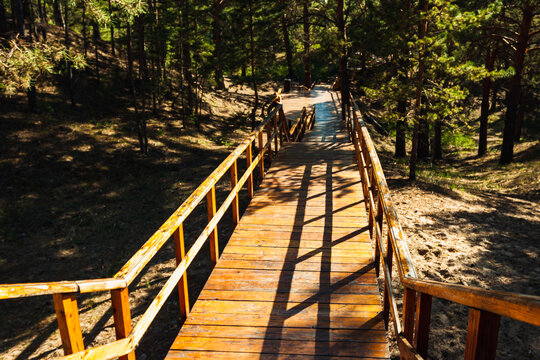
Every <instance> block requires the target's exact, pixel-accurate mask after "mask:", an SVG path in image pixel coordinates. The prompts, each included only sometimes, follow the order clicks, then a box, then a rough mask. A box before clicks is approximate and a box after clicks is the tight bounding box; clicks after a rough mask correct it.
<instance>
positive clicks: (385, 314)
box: [381, 233, 392, 323]
mask: <svg viewBox="0 0 540 360" xmlns="http://www.w3.org/2000/svg"><path fill="white" fill-rule="evenodd" d="M381 248H382V240H381ZM386 266H388V275H389V276H390V278H389V279H388V281H392V245H391V244H390V233H388V236H387V243H386ZM388 291H390V290H389V288H388V286H386V280H385V292H384V298H383V317H384V320H385V321H386V322H387V323H388V314H389V311H390V306H391V304H390V294H389V293H388Z"/></svg>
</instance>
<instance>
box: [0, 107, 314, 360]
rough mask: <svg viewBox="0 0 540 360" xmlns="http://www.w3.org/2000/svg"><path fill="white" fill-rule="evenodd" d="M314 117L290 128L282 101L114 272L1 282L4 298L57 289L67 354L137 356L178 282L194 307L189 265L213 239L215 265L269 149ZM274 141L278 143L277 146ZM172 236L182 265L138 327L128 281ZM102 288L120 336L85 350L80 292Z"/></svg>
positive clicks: (183, 298)
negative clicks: (241, 168) (188, 236)
mask: <svg viewBox="0 0 540 360" xmlns="http://www.w3.org/2000/svg"><path fill="white" fill-rule="evenodd" d="M314 119H315V109H314V108H313V110H312V111H311V112H310V113H309V114H308V113H307V109H305V108H304V110H303V112H302V114H301V116H300V117H299V119H298V121H297V122H296V123H295V126H294V128H293V129H289V124H288V120H287V118H286V117H285V113H284V111H283V105H282V104H278V106H276V107H275V108H274V109H273V111H272V112H271V113H270V114H269V115H268V117H267V118H266V120H265V121H264V122H263V123H262V124H261V125H260V126H259V128H258V129H257V130H255V131H253V132H252V133H251V134H250V135H249V136H248V137H247V139H246V140H245V141H244V142H243V143H242V144H240V145H238V146H237V147H236V148H235V149H234V150H233V151H232V152H231V154H229V156H227V158H226V159H225V160H224V161H223V162H222V163H221V164H220V165H219V166H218V167H217V168H216V169H215V170H214V171H213V172H212V173H211V174H210V176H208V177H207V178H206V179H205V180H204V181H203V183H202V184H201V185H199V187H198V188H197V189H196V190H195V191H194V192H193V193H192V194H191V195H190V196H189V197H188V198H187V199H186V200H185V201H184V203H183V204H182V205H181V206H180V207H179V208H178V209H177V210H176V211H175V212H174V213H173V214H172V215H171V216H170V217H169V218H168V219H167V220H166V221H165V222H164V223H163V225H162V226H161V227H160V228H159V229H158V230H157V231H156V232H155V233H154V234H153V235H152V236H151V237H150V238H149V239H148V240H147V241H146V243H145V244H144V245H143V246H142V247H141V248H140V249H139V250H138V251H137V252H136V253H135V254H134V255H133V256H132V257H131V258H130V259H129V260H128V261H127V262H126V264H125V265H124V266H123V267H122V268H121V269H120V270H119V271H118V272H117V273H116V275H115V276H114V277H113V278H107V279H90V280H78V281H61V282H42V283H26V284H1V285H0V300H2V299H13V298H20V297H29V296H39V295H52V296H53V301H54V307H55V311H56V316H57V321H58V328H59V332H60V337H61V339H62V347H63V349H64V354H65V356H64V357H63V358H64V359H111V358H116V357H120V358H121V359H129V360H133V359H135V353H134V350H135V348H136V347H137V346H138V344H139V342H140V341H141V339H142V337H143V336H144V334H145V333H146V331H147V330H148V328H149V326H150V324H151V323H152V321H153V320H154V319H155V317H156V315H157V313H158V312H159V310H160V309H161V307H162V306H163V304H164V303H165V301H166V300H167V298H168V297H169V296H170V295H171V293H172V292H173V290H174V288H175V287H178V296H179V305H180V315H181V317H182V318H185V317H186V316H187V314H188V313H189V310H190V304H189V292H188V283H187V274H186V270H187V269H188V267H189V265H190V264H191V263H192V261H193V259H194V258H195V256H196V255H198V254H199V252H200V250H201V248H202V247H203V245H204V244H205V243H206V241H207V240H210V257H211V262H212V266H214V265H215V264H216V262H217V260H218V258H219V246H218V232H217V226H218V223H219V222H220V220H221V219H222V218H223V216H224V214H225V213H226V211H227V210H228V209H229V208H230V207H231V206H232V213H233V223H234V225H235V226H236V225H237V224H238V221H239V219H240V209H239V202H238V196H239V193H240V190H241V189H242V188H243V187H244V185H246V184H247V191H248V196H249V199H250V200H251V199H252V197H253V192H254V182H253V177H254V174H253V172H254V171H255V168H256V167H258V168H259V180H261V181H262V179H263V178H264V172H265V170H264V166H265V164H264V156H265V154H267V161H268V164H271V161H272V156H273V152H274V153H275V154H276V155H277V152H278V151H279V149H280V148H281V146H282V144H283V141H301V139H302V136H303V134H304V132H305V130H306V129H309V128H311V127H312V126H313V123H314ZM264 133H266V142H265V141H264V139H263V138H264V136H263V135H264ZM256 141H257V148H258V153H257V155H256V156H255V157H253V145H254V143H255V142H256ZM272 143H274V146H273V147H274V149H273V150H272ZM243 153H245V154H246V167H247V168H246V170H245V172H244V174H243V175H242V176H241V177H240V178H238V169H237V161H238V159H239V158H240V156H241V155H242V154H243ZM227 172H230V176H231V190H230V192H229V194H228V196H227V197H226V199H225V200H224V201H223V203H222V204H221V206H220V207H219V208H218V209H216V192H215V186H216V184H217V183H218V181H220V180H221V178H222V177H223V176H224V175H225V173H227ZM205 198H206V202H207V210H208V223H207V225H206V226H205V228H204V230H203V231H202V233H201V234H200V235H199V236H198V238H197V239H196V240H195V242H194V243H193V244H192V246H191V248H190V249H189V251H187V253H186V251H185V243H184V233H183V224H184V221H185V220H186V219H187V217H188V216H189V215H190V214H191V212H192V211H193V210H194V209H195V207H196V206H198V205H199V204H200V203H201V202H202V201H203V199H205ZM170 238H173V239H174V245H175V255H176V264H177V265H176V268H175V270H174V271H173V273H172V274H171V275H170V277H169V278H168V280H167V281H166V282H165V284H164V285H163V287H162V288H161V290H160V291H159V293H158V294H157V296H156V297H155V298H154V299H153V301H152V303H151V304H150V305H149V307H148V308H147V310H146V311H145V312H144V313H143V315H142V316H141V318H140V319H139V321H138V322H137V324H136V325H135V327H134V328H133V329H132V328H131V313H130V307H129V290H128V287H129V285H130V284H131V283H132V282H133V280H134V279H136V278H137V277H138V275H139V274H140V273H141V272H142V271H143V269H144V268H145V267H146V265H147V264H148V263H149V262H150V261H151V260H152V258H153V257H154V256H155V255H156V253H157V252H158V251H159V250H160V249H161V248H162V247H163V245H164V244H165V243H166V242H167V241H168V240H169V239H170ZM100 291H111V302H112V308H113V316H114V324H115V332H116V338H117V340H116V341H113V342H110V343H108V344H105V345H101V346H97V347H94V348H91V349H86V350H85V349H84V343H83V338H82V332H81V328H80V323H79V311H78V305H77V298H76V294H78V293H90V292H100Z"/></svg>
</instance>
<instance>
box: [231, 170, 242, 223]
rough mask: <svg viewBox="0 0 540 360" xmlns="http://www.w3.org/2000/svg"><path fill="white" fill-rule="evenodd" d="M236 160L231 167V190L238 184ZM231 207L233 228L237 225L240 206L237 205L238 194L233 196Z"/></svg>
mask: <svg viewBox="0 0 540 360" xmlns="http://www.w3.org/2000/svg"><path fill="white" fill-rule="evenodd" d="M236 162H237V160H234V162H233V163H232V165H231V189H234V187H235V186H236V184H237V183H238V167H237V166H236ZM231 206H232V213H233V224H234V226H236V225H238V219H239V216H240V206H239V204H238V193H236V195H235V196H234V200H233V202H232V204H231Z"/></svg>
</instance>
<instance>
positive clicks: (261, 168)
mask: <svg viewBox="0 0 540 360" xmlns="http://www.w3.org/2000/svg"><path fill="white" fill-rule="evenodd" d="M262 153H264V146H263V132H262V130H261V131H259V154H262ZM263 179H264V155H263V156H261V161H259V180H260V181H263Z"/></svg>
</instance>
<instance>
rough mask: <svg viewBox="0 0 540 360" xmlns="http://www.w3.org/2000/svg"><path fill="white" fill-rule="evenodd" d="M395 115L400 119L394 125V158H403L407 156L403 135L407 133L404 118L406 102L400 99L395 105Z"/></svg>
mask: <svg viewBox="0 0 540 360" xmlns="http://www.w3.org/2000/svg"><path fill="white" fill-rule="evenodd" d="M396 110H397V113H398V116H399V117H400V119H399V120H398V121H397V123H396V147H395V154H394V156H395V157H396V158H404V157H405V156H407V150H406V148H405V133H406V131H407V120H406V119H405V116H406V114H407V100H405V99H401V100H399V101H398V104H397V109H396Z"/></svg>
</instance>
